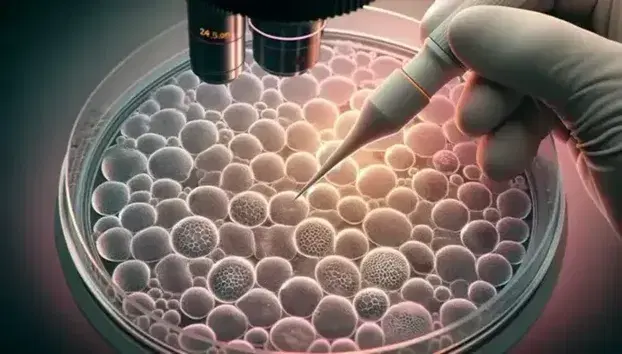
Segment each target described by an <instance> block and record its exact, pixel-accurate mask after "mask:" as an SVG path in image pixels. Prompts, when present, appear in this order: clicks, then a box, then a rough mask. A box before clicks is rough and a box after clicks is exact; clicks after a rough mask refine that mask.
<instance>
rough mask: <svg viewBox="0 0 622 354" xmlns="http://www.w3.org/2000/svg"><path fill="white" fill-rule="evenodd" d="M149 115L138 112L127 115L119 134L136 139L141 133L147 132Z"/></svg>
mask: <svg viewBox="0 0 622 354" xmlns="http://www.w3.org/2000/svg"><path fill="white" fill-rule="evenodd" d="M149 122H150V120H149V116H148V115H146V114H142V113H138V114H134V115H132V116H130V117H128V118H127V119H126V120H125V122H123V125H121V134H123V136H125V137H128V138H134V139H138V137H140V136H141V135H143V134H145V133H147V132H149Z"/></svg>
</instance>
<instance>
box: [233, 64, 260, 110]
mask: <svg viewBox="0 0 622 354" xmlns="http://www.w3.org/2000/svg"><path fill="white" fill-rule="evenodd" d="M263 89H264V87H263V83H262V82H261V79H259V78H258V77H257V76H255V75H253V74H251V73H246V72H243V73H241V74H240V75H239V76H238V77H237V78H236V79H235V80H233V81H231V82H230V83H229V92H230V93H231V97H232V98H233V99H234V100H235V101H236V102H243V103H250V104H253V103H255V102H257V101H259V99H260V98H261V93H262V91H263Z"/></svg>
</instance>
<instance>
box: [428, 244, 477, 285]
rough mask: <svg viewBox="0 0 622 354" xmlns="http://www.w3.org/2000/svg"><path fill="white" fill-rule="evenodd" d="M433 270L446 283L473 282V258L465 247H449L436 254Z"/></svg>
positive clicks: (474, 273) (474, 274)
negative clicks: (460, 280) (456, 281)
mask: <svg viewBox="0 0 622 354" xmlns="http://www.w3.org/2000/svg"><path fill="white" fill-rule="evenodd" d="M434 268H435V269H436V272H437V273H438V275H439V276H440V277H441V278H442V279H443V280H444V281H446V282H452V281H454V280H457V279H464V280H475V279H474V278H475V276H476V272H475V256H474V255H473V253H472V252H471V251H470V250H469V249H468V248H466V247H464V246H460V245H449V246H445V247H443V248H441V249H440V250H439V251H438V252H436V258H435V264H434Z"/></svg>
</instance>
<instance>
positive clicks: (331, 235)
mask: <svg viewBox="0 0 622 354" xmlns="http://www.w3.org/2000/svg"><path fill="white" fill-rule="evenodd" d="M335 236H336V231H335V228H334V227H333V225H332V224H331V223H329V222H328V221H326V220H324V219H321V218H317V217H309V218H307V219H305V220H303V221H302V222H300V223H299V224H298V225H297V226H296V230H295V231H294V241H295V242H296V247H297V249H298V252H300V253H301V254H303V255H305V256H307V257H312V258H320V257H325V256H327V255H329V254H331V253H333V252H334V249H335Z"/></svg>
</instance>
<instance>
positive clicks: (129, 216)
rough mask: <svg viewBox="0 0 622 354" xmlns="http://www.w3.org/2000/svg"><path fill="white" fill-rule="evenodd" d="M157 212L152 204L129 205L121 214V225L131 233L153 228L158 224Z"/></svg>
mask: <svg viewBox="0 0 622 354" xmlns="http://www.w3.org/2000/svg"><path fill="white" fill-rule="evenodd" d="M156 217H157V215H156V210H155V208H154V207H153V206H151V204H147V203H134V204H129V205H127V206H126V207H125V208H123V209H122V210H121V212H120V213H119V220H121V225H122V226H123V227H124V228H126V229H128V230H130V231H131V232H138V231H140V230H143V229H146V228H148V227H149V226H153V225H154V224H155V222H156Z"/></svg>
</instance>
